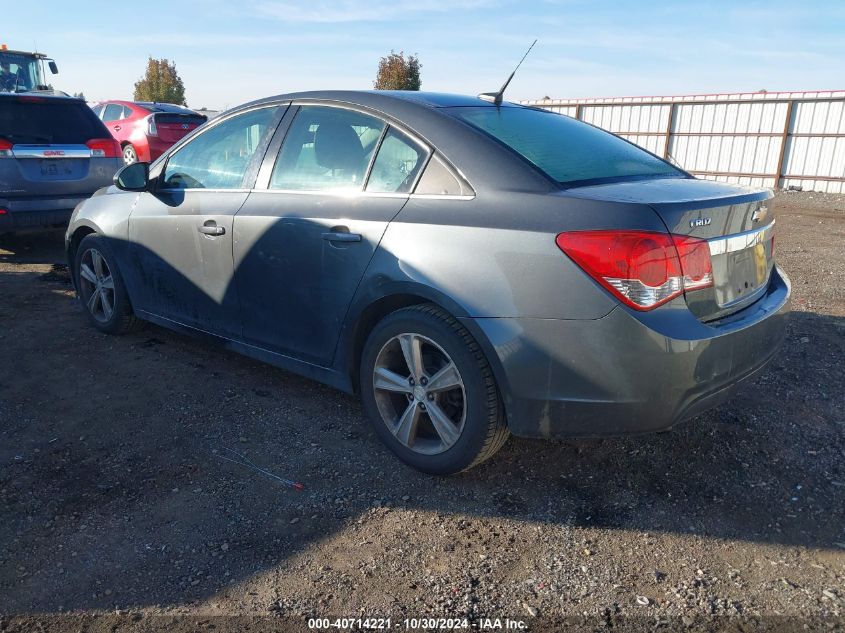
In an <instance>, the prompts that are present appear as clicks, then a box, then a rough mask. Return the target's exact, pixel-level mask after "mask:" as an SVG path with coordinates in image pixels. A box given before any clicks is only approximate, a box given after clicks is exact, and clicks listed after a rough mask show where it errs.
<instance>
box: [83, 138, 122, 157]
mask: <svg viewBox="0 0 845 633" xmlns="http://www.w3.org/2000/svg"><path fill="white" fill-rule="evenodd" d="M85 144H86V145H87V146H88V148H89V149H90V150H91V157H92V158H118V157H120V156H121V155H122V154H123V152H121V150H120V143H118V142H117V141H116V140H114V139H113V138H92V139H91V140H90V141H88V142H87V143H85Z"/></svg>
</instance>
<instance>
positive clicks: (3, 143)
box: [0, 138, 12, 158]
mask: <svg viewBox="0 0 845 633" xmlns="http://www.w3.org/2000/svg"><path fill="white" fill-rule="evenodd" d="M11 157H12V144H11V143H10V142H9V141H7V140H6V139H4V138H0V158H11Z"/></svg>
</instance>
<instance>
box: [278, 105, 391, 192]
mask: <svg viewBox="0 0 845 633" xmlns="http://www.w3.org/2000/svg"><path fill="white" fill-rule="evenodd" d="M383 129H384V123H382V122H381V121H379V120H378V119H376V118H374V117H371V116H367V115H366V114H362V113H360V112H355V111H353V110H345V109H343V108H330V107H325V106H303V107H302V108H300V110H299V112H298V113H297V115H296V118H295V119H294V120H293V123H292V124H291V128H290V130H288V133H287V135H286V136H285V141H284V143H283V144H282V150H281V152H279V157H278V159H277V160H276V165H275V166H274V167H273V175H272V176H271V178H270V188H271V189H288V190H295V191H331V190H334V191H337V190H353V191H360V190H361V188H362V187H363V186H364V176H366V174H367V168H368V167H369V165H370V158H371V157H372V155H373V152H374V151H375V148H376V145H377V144H378V141H379V139H380V138H381V132H382V130H383Z"/></svg>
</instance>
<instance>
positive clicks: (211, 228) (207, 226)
mask: <svg viewBox="0 0 845 633" xmlns="http://www.w3.org/2000/svg"><path fill="white" fill-rule="evenodd" d="M197 231H199V232H200V233H202V234H203V235H223V234H224V233H225V232H226V229H224V228H223V227H222V226H217V222H215V221H214V220H208V221H207V222H205V223H203V225H202V226H198V227H197Z"/></svg>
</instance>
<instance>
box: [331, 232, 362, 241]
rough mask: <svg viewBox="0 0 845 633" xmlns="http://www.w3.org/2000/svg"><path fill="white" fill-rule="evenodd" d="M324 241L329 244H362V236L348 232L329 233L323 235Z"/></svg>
mask: <svg viewBox="0 0 845 633" xmlns="http://www.w3.org/2000/svg"><path fill="white" fill-rule="evenodd" d="M323 239H324V240H328V241H329V242H360V241H361V234H360V233H349V232H348V231H347V232H341V231H331V232H329V233H323Z"/></svg>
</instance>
